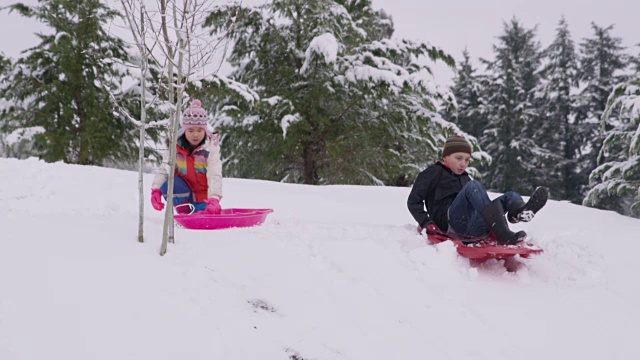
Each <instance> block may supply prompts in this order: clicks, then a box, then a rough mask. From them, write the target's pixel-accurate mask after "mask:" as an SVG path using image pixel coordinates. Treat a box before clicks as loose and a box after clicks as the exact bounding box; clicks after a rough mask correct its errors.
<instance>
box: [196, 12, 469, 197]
mask: <svg viewBox="0 0 640 360" xmlns="http://www.w3.org/2000/svg"><path fill="white" fill-rule="evenodd" d="M230 19H235V20H236V25H235V27H234V28H233V30H232V32H231V33H230V36H231V37H232V38H233V40H234V41H235V46H234V48H233V50H232V51H231V53H230V57H229V62H230V63H231V64H232V65H233V66H234V67H235V71H234V73H233V75H232V76H233V78H234V79H235V80H237V81H239V82H242V83H244V84H247V85H249V86H251V87H252V88H253V89H254V90H255V91H256V92H258V93H259V95H260V98H261V99H262V101H261V102H260V103H259V104H258V105H257V106H247V105H246V104H242V103H238V102H231V103H226V104H224V106H223V107H221V109H224V110H225V111H224V116H223V117H222V120H221V121H220V124H221V125H223V126H224V133H225V134H226V137H225V144H226V146H225V147H224V149H223V151H224V152H225V153H226V158H227V161H226V170H225V171H226V173H227V174H230V175H231V176H238V177H250V178H264V179H271V180H278V181H288V182H300V183H307V184H335V183H342V184H392V185H408V184H410V183H411V182H412V181H413V179H414V178H415V176H416V174H417V173H418V172H419V171H420V170H422V169H423V168H424V166H425V165H426V164H427V163H429V162H431V161H433V160H435V159H436V157H437V154H438V151H439V148H440V146H441V144H442V143H443V141H444V137H445V136H446V134H448V133H451V132H458V131H459V130H458V129H457V127H456V126H455V125H454V124H451V123H449V122H447V121H444V120H443V119H442V118H441V117H440V116H439V115H438V114H437V113H436V102H437V101H440V100H445V101H446V100H447V99H449V98H450V94H449V93H448V92H447V91H442V90H440V89H439V88H438V87H436V86H435V85H434V83H433V81H432V78H431V71H430V69H429V67H428V66H427V65H425V62H424V61H422V60H421V59H420V58H425V57H426V58H428V59H430V60H432V61H436V60H442V61H445V62H446V63H447V64H449V65H450V66H453V59H452V58H451V57H450V56H449V55H447V54H445V53H444V52H443V51H442V50H440V49H438V48H437V47H434V46H431V45H429V44H427V43H420V42H413V41H409V40H402V39H399V40H390V35H391V34H392V33H393V23H392V20H391V18H390V16H388V15H387V14H386V13H385V12H384V11H376V10H373V9H372V7H371V1H369V0H338V1H333V0H309V1H295V0H274V1H272V2H268V3H265V4H264V5H261V6H256V7H236V6H221V7H220V8H219V9H218V10H217V11H215V12H213V13H212V14H211V16H210V18H209V21H208V24H209V25H210V26H211V27H212V31H213V32H219V31H223V30H225V29H226V28H227V24H228V22H229V21H231V20H230Z"/></svg>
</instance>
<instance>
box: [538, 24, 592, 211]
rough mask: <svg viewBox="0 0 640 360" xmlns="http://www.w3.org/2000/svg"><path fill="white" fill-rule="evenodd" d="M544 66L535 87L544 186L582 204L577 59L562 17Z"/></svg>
mask: <svg viewBox="0 0 640 360" xmlns="http://www.w3.org/2000/svg"><path fill="white" fill-rule="evenodd" d="M543 55H544V57H545V60H546V62H545V65H544V67H543V69H542V71H541V76H542V81H541V84H540V86H539V93H540V100H541V101H539V104H540V109H541V112H542V117H541V119H540V121H539V122H538V123H539V124H540V126H539V128H538V133H539V136H537V138H540V139H541V140H542V142H541V143H542V144H543V146H544V148H545V149H546V150H548V151H549V152H550V153H551V154H555V155H556V156H553V157H550V158H549V160H550V162H549V163H548V164H547V166H545V169H548V171H549V175H548V176H547V181H546V184H547V186H549V187H550V188H552V189H554V196H555V197H556V198H557V199H564V200H570V201H573V202H582V198H583V194H582V193H581V192H580V188H581V186H580V183H579V181H580V180H579V177H578V174H577V161H578V155H579V147H580V144H581V140H580V139H579V133H578V129H577V127H576V124H575V109H574V107H573V102H574V101H575V99H574V96H573V93H572V91H574V90H575V89H576V88H577V87H578V59H577V54H576V51H575V46H574V42H573V40H572V39H571V34H570V32H569V28H568V25H567V22H566V21H565V19H564V17H563V18H562V19H561V20H560V22H559V23H558V27H557V30H556V37H555V39H554V41H553V43H552V44H551V45H550V46H549V47H548V48H546V49H545V50H544V51H543Z"/></svg>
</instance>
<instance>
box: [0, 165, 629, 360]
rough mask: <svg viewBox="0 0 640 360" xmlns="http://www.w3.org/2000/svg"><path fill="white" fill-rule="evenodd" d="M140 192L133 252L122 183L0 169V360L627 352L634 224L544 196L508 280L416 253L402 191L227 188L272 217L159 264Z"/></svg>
mask: <svg viewBox="0 0 640 360" xmlns="http://www.w3.org/2000/svg"><path fill="white" fill-rule="evenodd" d="M150 183H151V175H146V177H145V238H146V242H145V243H143V244H140V243H138V242H137V241H136V234H137V230H136V229H137V173H135V172H129V171H123V170H114V169H106V168H98V167H90V166H79V165H66V164H63V163H54V164H47V163H45V162H43V161H39V160H35V159H29V160H15V159H0V199H1V200H2V203H3V206H2V207H1V208H0V229H1V230H0V231H1V233H0V245H1V246H2V251H1V252H0V289H2V290H1V291H0V359H3V360H17V359H61V358H64V359H67V360H80V359H156V360H159V359H266V360H269V359H274V360H275V359H287V358H294V357H295V356H298V357H299V358H304V359H339V360H341V359H345V360H346V359H358V360H360V359H396V358H397V359H402V358H405V359H416V358H425V359H426V358H432V359H445V358H449V359H468V358H473V359H491V360H494V359H516V358H517V359H536V360H538V359H542V358H571V359H581V360H588V359H598V360H599V359H603V358H607V359H614V358H618V359H623V358H624V359H633V358H638V357H639V356H640V349H639V348H638V347H637V346H635V340H636V334H637V333H638V331H639V330H640V325H639V324H640V310H638V309H639V308H640V300H638V299H639V298H640V297H639V296H640V273H639V272H638V271H636V267H637V256H638V252H639V251H640V243H639V242H638V241H637V234H638V232H640V220H637V219H632V218H628V217H624V216H621V215H617V214H615V213H613V212H607V211H601V210H596V209H590V208H586V207H581V206H577V205H573V204H569V203H566V202H556V201H550V203H549V204H548V205H547V207H545V208H544V209H543V210H542V211H541V212H540V213H539V214H538V215H537V216H536V218H535V219H534V220H533V221H532V222H531V223H528V224H522V225H521V224H518V226H514V228H516V229H526V230H527V231H528V233H529V234H530V235H531V237H532V242H533V243H535V244H537V245H539V246H541V247H543V248H544V250H545V252H544V253H543V254H542V255H540V256H536V257H534V258H531V259H518V260H516V263H520V265H519V269H518V271H517V272H507V271H506V269H505V264H503V262H499V261H491V262H488V263H485V264H482V265H479V264H471V263H469V261H468V260H466V259H463V258H460V257H459V256H457V254H456V252H455V250H454V248H453V247H452V245H451V244H450V243H443V244H439V245H429V244H427V243H426V242H425V240H424V239H423V238H421V237H420V236H419V235H417V234H416V233H415V232H414V231H415V230H414V229H415V223H414V221H413V219H412V218H411V216H410V215H409V213H408V211H407V210H406V206H405V202H406V197H407V195H408V193H409V188H396V187H365V186H322V187H320V186H306V185H294V184H283V183H275V182H267V181H258V180H243V179H230V178H225V179H224V191H225V197H224V200H223V202H222V205H223V207H255V208H262V207H269V208H273V209H274V210H275V212H274V213H273V214H271V215H270V216H269V218H268V219H267V221H266V223H265V224H264V225H262V226H260V227H253V228H243V229H229V230H219V231H192V230H186V229H181V228H177V229H176V243H175V244H170V246H169V251H168V253H167V255H166V256H164V257H161V256H159V255H158V250H159V247H160V241H161V235H160V233H161V228H162V219H163V214H162V213H161V212H156V211H154V210H153V209H152V207H151V206H150V205H149V198H148V194H149V193H150V191H149V190H150V189H149V186H150ZM493 195H494V196H495V194H493ZM512 265H514V264H511V266H512Z"/></svg>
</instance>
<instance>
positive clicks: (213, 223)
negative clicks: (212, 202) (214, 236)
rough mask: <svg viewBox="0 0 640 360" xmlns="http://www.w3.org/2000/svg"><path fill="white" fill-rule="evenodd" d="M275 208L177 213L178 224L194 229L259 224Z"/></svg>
mask: <svg viewBox="0 0 640 360" xmlns="http://www.w3.org/2000/svg"><path fill="white" fill-rule="evenodd" d="M272 212H273V209H238V208H229V209H223V210H222V213H221V214H219V215H212V214H207V213H205V212H202V211H199V212H196V213H193V214H176V215H175V216H174V219H175V220H176V222H178V224H180V225H182V226H183V227H185V228H187V229H192V230H216V229H228V228H233V227H249V226H257V225H260V224H262V223H264V221H265V220H266V219H267V215H269V214H270V213H272Z"/></svg>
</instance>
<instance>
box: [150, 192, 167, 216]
mask: <svg viewBox="0 0 640 360" xmlns="http://www.w3.org/2000/svg"><path fill="white" fill-rule="evenodd" d="M151 205H152V206H153V208H154V209H156V210H158V211H161V210H162V209H164V204H163V203H162V191H160V189H151Z"/></svg>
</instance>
